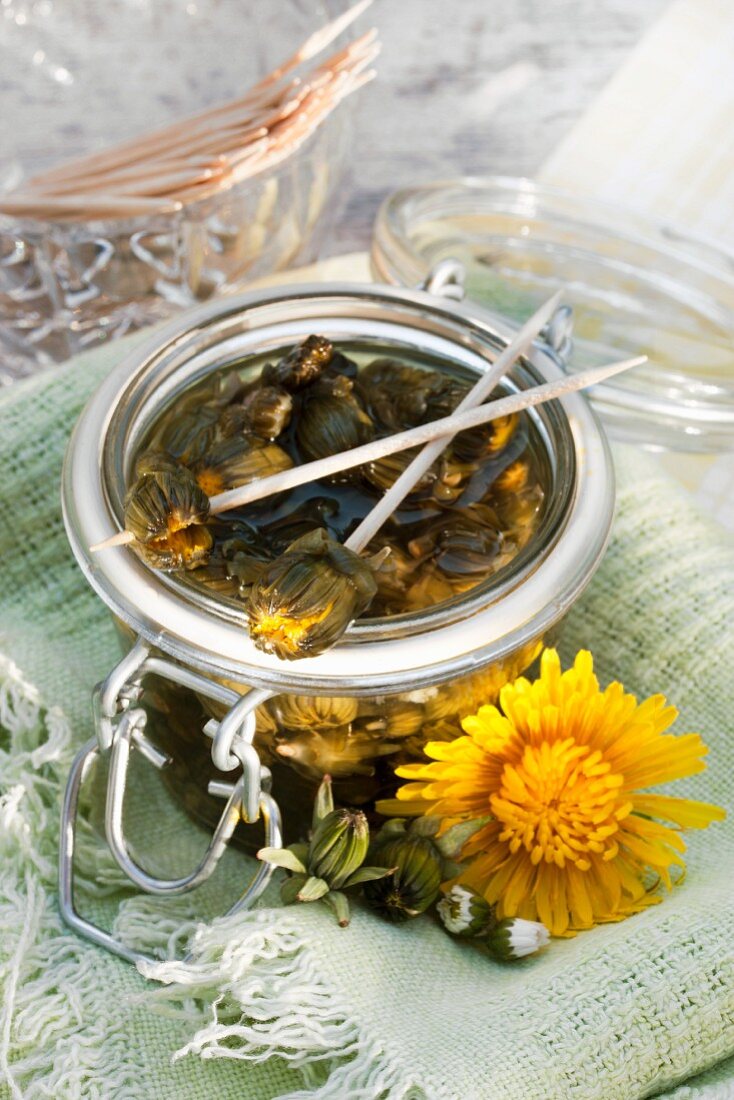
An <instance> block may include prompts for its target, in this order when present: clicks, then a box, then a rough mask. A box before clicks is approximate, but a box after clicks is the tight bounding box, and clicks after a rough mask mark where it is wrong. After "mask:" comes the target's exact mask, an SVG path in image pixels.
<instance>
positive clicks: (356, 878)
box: [342, 867, 395, 890]
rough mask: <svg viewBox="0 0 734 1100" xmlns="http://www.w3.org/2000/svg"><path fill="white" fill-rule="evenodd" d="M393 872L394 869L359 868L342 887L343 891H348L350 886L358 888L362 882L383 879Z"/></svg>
mask: <svg viewBox="0 0 734 1100" xmlns="http://www.w3.org/2000/svg"><path fill="white" fill-rule="evenodd" d="M394 871H395V867H359V868H358V869H357V870H356V871H354V872H353V873H352V874H351V875H350V876H349V878H348V879H347V880H346V882H344V883H343V884H342V886H343V889H344V890H348V889H349V887H350V886H359V885H360V883H362V882H374V881H375V880H376V879H378V878H385V877H386V876H387V875H392V874H393V872H394Z"/></svg>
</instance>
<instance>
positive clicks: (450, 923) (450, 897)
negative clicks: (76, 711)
mask: <svg viewBox="0 0 734 1100" xmlns="http://www.w3.org/2000/svg"><path fill="white" fill-rule="evenodd" d="M436 910H437V912H438V915H439V917H440V918H441V920H442V921H443V925H444V928H445V929H446V931H447V932H450V933H451V934H452V936H465V937H467V938H471V937H475V936H481V935H482V934H483V933H484V932H486V931H487V929H488V928H489V927H490V925H492V924H493V923H494V914H493V912H492V906H491V905H490V904H489V902H488V901H487V900H486V898H483V897H482V895H481V894H478V893H477V892H476V890H472V889H471V887H470V886H461V885H456V886H452V887H451V889H450V890H449V892H448V894H446V896H445V897H444V898H442V899H441V901H440V902H439V903H438V905H437V906H436Z"/></svg>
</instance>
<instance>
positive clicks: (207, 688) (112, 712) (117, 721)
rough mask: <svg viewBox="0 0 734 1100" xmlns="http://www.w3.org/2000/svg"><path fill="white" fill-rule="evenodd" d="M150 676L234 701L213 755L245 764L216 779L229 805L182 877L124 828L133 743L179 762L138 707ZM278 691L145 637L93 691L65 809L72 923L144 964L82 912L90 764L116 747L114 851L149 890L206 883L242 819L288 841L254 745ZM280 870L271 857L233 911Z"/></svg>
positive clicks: (217, 728)
mask: <svg viewBox="0 0 734 1100" xmlns="http://www.w3.org/2000/svg"><path fill="white" fill-rule="evenodd" d="M150 674H155V675H158V676H162V677H163V678H164V679H167V680H170V681H172V682H174V683H177V684H181V685H182V686H185V687H188V688H191V689H193V690H195V691H197V692H199V693H200V694H202V695H204V696H206V697H208V698H210V699H214V700H215V701H217V702H219V703H222V704H224V705H227V706H229V708H230V709H229V711H228V712H227V714H226V715H225V716H224V718H223V719H222V720H221V721H220V722H216V721H214V720H212V721H210V722H208V723H207V724H206V726H205V727H204V732H205V733H206V734H207V735H208V736H210V737H212V760H213V762H214V764H215V766H216V767H217V768H218V769H219V770H220V771H232V770H234V769H235V768H237V767H239V766H240V765H241V766H242V775H241V776H240V777H239V778H238V779H237V781H236V782H235V783H233V784H226V783H222V782H220V781H215V782H212V783H210V784H209V791H210V793H211V794H214V795H216V796H223V797H225V798H226V800H227V801H226V804H225V807H224V810H223V811H222V815H221V817H220V819H219V822H218V824H217V827H216V829H215V830H214V834H213V836H212V838H211V840H210V842H209V845H208V847H207V850H206V852H205V854H204V857H203V859H202V860H201V862H200V863H199V864H198V866H197V867H196V868H194V870H193V871H191V872H190V873H189V874H187V875H184V876H181V877H179V878H174V879H162V878H157V877H156V876H154V875H152V874H150V873H149V872H148V871H146V870H145V869H144V868H142V867H140V866H139V864H138V863H136V861H135V860H134V859H133V858H132V856H131V854H130V850H129V848H128V844H127V841H126V839H125V834H124V828H123V806H124V799H125V791H126V787H127V774H128V766H129V763H130V757H131V753H132V751H133V749H137V750H139V751H140V752H141V753H142V754H143V755H144V756H145V757H146V759H147V760H148V761H149V762H150V763H151V764H153V766H154V767H156V768H158V769H160V768H164V767H165V766H166V765H167V764H169V763H170V761H171V758H170V757H169V756H168V755H167V754H166V753H164V752H161V751H160V749H158V748H157V747H156V746H155V745H154V744H153V743H152V742H151V741H150V740H149V738H148V737H147V736H146V734H145V727H146V723H147V715H146V712H145V711H144V710H143V709H142V708H140V707H133V706H132V705H131V704H132V703H134V702H137V701H138V700H139V699H140V696H141V694H142V690H143V688H142V681H143V679H144V677H145V676H146V675H150ZM271 694H272V692H269V691H266V690H264V689H259V690H252V691H250V692H248V693H247V694H246V695H239V694H238V693H237V692H236V691H233V690H232V689H231V688H228V687H226V686H225V685H223V684H218V683H216V682H215V681H212V680H209V679H208V677H206V676H203V675H201V674H200V673H197V672H194V671H192V670H191V669H187V668H184V667H183V666H181V665H177V664H176V663H175V662H172V661H169V660H167V659H166V658H162V657H153V656H151V655H150V650H149V648H148V646H146V645H145V644H144V643H143V642H142V641H138V643H137V644H136V645H135V646H134V647H133V649H132V650H130V652H129V653H128V654H126V656H125V657H124V658H123V660H122V661H120V663H119V664H118V665H117V666H116V667H115V668H114V669H113V670H112V672H111V673H110V675H109V676H108V677H107V679H106V680H104V681H103V682H102V683H101V684H98V685H97V687H96V688H95V690H94V693H93V714H94V719H95V727H96V737H93V738H91V740H90V741H89V742H87V744H86V745H85V746H84V748H83V749H82V750H81V751H80V753H79V754H78V755H77V757H76V759H75V761H74V763H73V765H72V768H71V772H70V774H69V779H68V782H67V788H66V795H65V799H64V806H63V811H62V824H61V847H60V862H59V904H60V909H61V915H62V917H63V919H64V920H65V921H66V922H67V924H69V925H70V926H71V927H72V928H74V929H75V930H76V931H77V932H79V933H80V934H81V935H83V936H86V937H87V938H88V939H90V940H92V941H93V942H94V943H97V944H98V945H100V946H102V947H105V948H107V950H109V951H112V952H114V953H115V954H117V955H120V956H121V957H122V958H126V959H129V960H130V961H133V962H136V961H137V960H138V959H140V958H143V957H144V956H142V955H140V954H139V953H137V952H134V951H131V950H130V949H129V948H127V947H126V946H125V945H124V944H122V943H120V942H119V941H118V940H117V939H115V937H114V936H112V935H110V933H108V932H105V931H104V930H103V929H100V928H98V927H97V926H96V925H94V924H92V923H91V922H89V921H87V920H86V919H85V918H83V917H81V916H80V915H79V913H78V912H77V910H76V908H75V905H74V890H73V866H72V864H73V857H74V847H75V840H76V835H75V834H76V819H77V810H78V802H79V792H80V789H81V784H82V782H83V779H84V776H85V774H86V772H87V770H88V768H89V765H90V764H91V762H92V760H93V759H94V757H95V756H97V755H99V754H102V753H106V752H108V751H109V752H110V771H109V777H108V781H107V798H106V806H105V832H106V836H107V842H108V844H109V847H110V851H111V852H112V854H113V856H114V858H115V860H116V861H117V863H118V865H119V866H120V867H121V869H122V870H123V871H124V872H125V874H126V875H127V877H128V878H129V879H130V881H131V882H132V883H134V884H135V885H136V886H138V887H139V888H140V889H141V890H144V891H145V892H146V893H150V894H157V895H164V896H166V895H173V894H182V893H186V892H188V891H190V890H194V889H195V888H196V887H197V886H199V885H201V883H203V882H204V881H206V879H208V878H209V876H210V875H211V874H212V872H213V871H214V869H215V867H216V866H217V864H218V862H219V860H220V859H221V857H222V855H223V853H224V851H225V850H226V848H227V845H228V843H229V841H230V839H231V837H232V834H233V833H234V830H235V828H236V826H237V823H238V821H239V820H240V817H242V818H243V819H244V820H245V821H246V822H256V821H257V820H259V819H260V818H261V817H262V819H263V821H264V824H265V846H266V847H281V846H282V843H283V841H282V833H281V815H280V809H279V807H278V804H277V802H276V801H275V800H274V799H273V797H272V795H271V794H270V791H269V782H270V773H269V771H268V769H267V768H263V767H262V765H261V762H260V757H259V756H258V753H257V750H256V748H255V746H254V744H253V739H254V736H255V728H256V720H255V710H256V708H257V707H258V706H259V705H260V704H261V703H262V702H264V700H265V699H267V698H269V697H270V695H271ZM272 871H273V867H272V865H270V864H265V863H263V864H262V865H261V866H260V867H259V868H258V870H257V872H256V873H255V875H254V877H253V879H252V881H251V882H250V884H249V885H248V887H247V889H246V890H245V892H244V894H243V895H242V897H241V898H240V899H239V900H238V902H237V903H236V904H235V905H234V906H233V907H232V909H231V910H230V912H234V911H236V910H239V909H243V908H246V907H248V906H250V905H252V904H253V902H254V901H255V900H256V899H257V898H258V897H259V896H260V894H261V893H262V891H263V890H264V889H265V887H266V885H267V883H268V881H269V879H270V876H271V874H272Z"/></svg>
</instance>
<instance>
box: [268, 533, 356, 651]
mask: <svg viewBox="0 0 734 1100" xmlns="http://www.w3.org/2000/svg"><path fill="white" fill-rule="evenodd" d="M376 591H377V584H376V582H375V578H374V574H373V570H372V567H371V565H370V564H369V562H367V561H365V560H364V559H363V558H360V557H359V555H358V554H355V553H354V552H353V551H351V550H347V548H346V547H344V546H342V545H341V544H340V543H338V542H336V541H335V540H334V539H332V538H331V537H330V536H329V534H328V533H327V532H326V531H324V530H323V529H321V528H319V529H317V530H315V531H309V532H308V533H307V534H305V535H302V536H301V538H299V539H296V541H295V542H292V543H291V545H290V546H289V547H288V549H287V550H286V551H285V553H284V554H281V555H280V557H279V558H276V560H275V561H274V562H272V563H271V564H270V565H269V566H268V567H267V568H266V569H265V570H264V571H263V573H262V574H261V576H260V578H259V579H258V580H257V581H256V582H255V584H254V585H253V586H252V589H251V591H250V598H249V601H248V605H247V612H248V616H249V620H250V635H251V637H252V639H253V641H254V642H255V645H256V646H257V647H258V649H262V650H264V651H265V652H266V653H275V654H276V656H278V657H280V658H281V660H286V661H293V660H296V659H298V658H299V657H315V656H316V655H317V654H318V653H322V652H323V651H324V650H325V649H328V648H329V647H330V646H332V645H334V643H335V642H337V641H338V640H339V638H341V636H342V634H343V633H344V632H345V630H346V629H347V627H348V626H349V624H350V623H351V622H352V621H353V620H354V619H356V618H357V617H358V616H359V615H361V614H362V612H363V611H366V610H367V608H368V607H369V605H370V603H371V602H372V598H373V596H374V595H375V592H376Z"/></svg>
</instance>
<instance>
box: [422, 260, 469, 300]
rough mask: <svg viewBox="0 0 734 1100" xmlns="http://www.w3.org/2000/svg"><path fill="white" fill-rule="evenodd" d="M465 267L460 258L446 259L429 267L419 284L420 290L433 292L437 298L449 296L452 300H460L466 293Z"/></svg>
mask: <svg viewBox="0 0 734 1100" xmlns="http://www.w3.org/2000/svg"><path fill="white" fill-rule="evenodd" d="M465 282H466V268H465V267H464V265H463V263H462V262H461V260H454V259H450V258H449V259H446V260H439V262H438V263H437V264H436V265H435V266H434V267H432V268H431V270H430V272H429V273H428V275H427V276H426V278H425V279H424V280H423V282H422V283H421V285H420V290H425V291H427V292H428V294H435V295H436V296H437V297H438V298H450V299H451V300H452V301H454V302H460V301H462V299H463V297H464V295H465V294H466V287H465V285H464V284H465Z"/></svg>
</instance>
